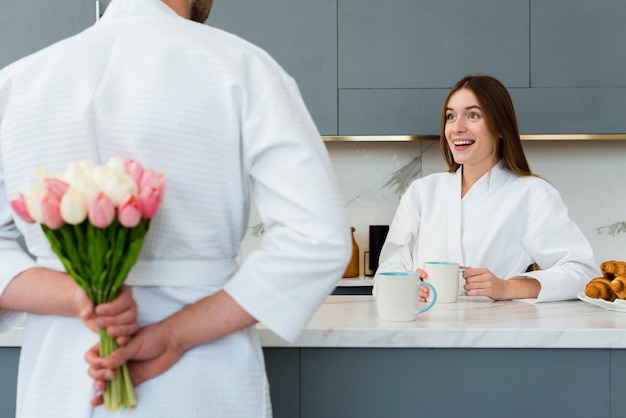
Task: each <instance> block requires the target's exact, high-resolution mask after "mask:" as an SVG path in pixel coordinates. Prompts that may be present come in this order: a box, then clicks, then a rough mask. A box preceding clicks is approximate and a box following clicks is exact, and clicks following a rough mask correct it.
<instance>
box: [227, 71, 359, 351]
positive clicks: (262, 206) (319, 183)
mask: <svg viewBox="0 0 626 418" xmlns="http://www.w3.org/2000/svg"><path fill="white" fill-rule="evenodd" d="M252 73H254V75H252V77H254V76H255V75H257V76H258V75H259V74H260V75H261V76H262V75H263V74H262V73H260V72H259V70H256V71H253V72H252ZM270 79H271V80H272V81H271V82H265V83H264V87H263V89H262V91H260V92H259V93H258V94H256V95H250V96H246V97H245V98H244V99H243V101H244V108H243V127H242V128H243V134H242V135H243V138H242V140H243V152H244V156H243V160H244V165H245V167H244V169H245V170H246V171H247V172H248V173H249V177H250V182H251V187H252V192H253V197H254V201H255V205H256V208H257V211H258V213H259V216H260V218H261V221H262V222H263V227H264V234H263V238H262V240H261V245H260V248H258V249H256V250H255V251H252V252H251V253H250V254H249V255H248V256H247V257H246V259H245V260H244V262H243V263H242V265H241V266H240V268H239V270H238V271H237V272H236V273H235V275H234V276H233V277H232V278H231V280H229V282H228V283H227V284H226V286H225V288H224V289H225V291H226V292H227V293H229V294H230V295H231V296H232V297H233V298H234V299H235V300H236V301H237V302H238V303H239V304H240V305H241V306H242V307H243V308H244V309H246V310H247V311H248V312H249V313H250V314H251V315H253V316H254V317H255V318H256V319H257V320H258V321H259V322H261V323H263V324H264V325H265V326H267V327H268V328H269V329H270V330H272V331H273V332H274V333H275V334H277V335H278V336H280V337H281V338H283V339H285V340H287V341H290V342H293V341H294V340H295V339H296V338H297V336H298V335H299V333H300V332H301V331H302V329H303V328H304V326H305V325H306V323H307V322H308V320H309V319H310V317H311V316H312V315H313V313H314V312H315V310H317V308H318V307H319V305H320V304H321V303H322V302H323V301H324V300H325V298H326V297H327V296H328V295H329V294H330V293H331V292H332V290H333V289H334V287H335V286H336V285H337V284H338V282H339V279H340V278H341V275H342V274H343V272H344V270H345V268H346V265H347V263H348V260H349V258H350V255H351V238H350V227H349V224H348V222H347V217H346V214H345V208H344V205H343V202H342V199H341V196H340V193H339V187H338V184H337V182H336V179H335V175H334V170H333V168H332V165H331V162H330V157H329V156H328V153H327V150H326V148H325V145H324V143H323V141H322V140H321V136H320V134H319V132H318V131H317V128H316V127H315V125H314V123H313V121H312V119H311V117H310V115H309V113H308V111H307V109H306V107H305V105H304V102H303V101H302V99H301V97H300V93H299V91H298V89H297V86H296V84H295V82H294V81H293V80H292V79H291V77H289V76H287V75H286V74H285V75H282V76H279V77H271V78H270ZM250 90H252V89H247V90H246V91H250Z"/></svg>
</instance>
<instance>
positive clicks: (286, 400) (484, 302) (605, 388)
mask: <svg viewBox="0 0 626 418" xmlns="http://www.w3.org/2000/svg"><path fill="white" fill-rule="evenodd" d="M258 329H259V336H260V339H261V342H262V345H263V346H264V350H265V356H266V363H267V370H268V376H269V379H270V384H271V391H272V399H273V403H274V412H275V418H283V417H285V418H295V417H303V418H333V417H342V418H343V417H359V418H365V417H385V418H386V417H390V418H395V417H417V416H420V417H421V416H424V417H594V418H596V417H623V416H626V413H625V412H624V411H626V313H622V312H615V311H608V310H604V309H601V308H599V307H596V306H593V305H590V304H587V303H585V302H582V301H578V300H576V301H567V302H555V303H543V304H531V303H527V302H524V301H503V302H494V301H491V300H490V299H487V298H480V297H460V298H459V302H458V303H456V304H440V305H436V306H435V307H434V308H432V309H431V310H430V311H428V312H426V313H424V314H421V315H419V316H418V318H417V319H416V320H415V321H413V322H383V321H379V320H378V319H377V316H376V306H375V302H374V299H373V297H372V296H361V295H359V296H330V297H329V298H328V299H327V301H326V303H324V304H323V305H322V306H321V307H320V309H319V310H318V311H317V312H316V314H315V315H314V317H313V318H312V319H311V320H310V321H309V324H308V325H307V327H306V329H305V330H304V332H303V333H302V334H301V336H300V338H299V339H298V341H296V342H295V343H293V344H289V343H287V342H285V341H283V340H281V339H280V338H278V337H277V336H275V335H274V334H273V333H272V332H271V331H269V330H268V329H266V328H265V327H263V326H262V325H260V326H259V327H258ZM19 340H20V330H19V329H16V330H15V331H14V332H13V333H11V334H0V346H5V347H7V346H12V347H19ZM3 350H10V349H9V348H2V349H0V353H5V352H4V351H3ZM14 350H19V348H14ZM5 354H6V353H5ZM9 354H10V353H9ZM13 355H14V356H15V351H13ZM5 358H6V356H0V366H2V365H3V364H6V359H5ZM16 358H17V357H15V359H16ZM3 360H4V361H5V362H4V363H3V362H2V361H3ZM3 374H4V373H3ZM14 378H15V377H14V376H13V379H14ZM3 379H7V377H6V375H5V376H4V377H3ZM8 385H13V386H14V385H15V383H14V380H13V381H10V380H9V384H8ZM8 385H7V382H4V386H5V387H7V386H8ZM2 412H3V411H0V416H4V415H2Z"/></svg>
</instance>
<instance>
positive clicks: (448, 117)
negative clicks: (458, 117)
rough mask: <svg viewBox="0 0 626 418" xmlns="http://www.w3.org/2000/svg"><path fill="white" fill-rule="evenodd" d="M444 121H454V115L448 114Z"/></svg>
mask: <svg viewBox="0 0 626 418" xmlns="http://www.w3.org/2000/svg"><path fill="white" fill-rule="evenodd" d="M446 120H454V115H453V114H452V113H448V114H447V115H446Z"/></svg>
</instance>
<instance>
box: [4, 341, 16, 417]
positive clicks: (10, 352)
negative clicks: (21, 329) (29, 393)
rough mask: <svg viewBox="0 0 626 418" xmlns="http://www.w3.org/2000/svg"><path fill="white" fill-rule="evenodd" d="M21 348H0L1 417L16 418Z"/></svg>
mask: <svg viewBox="0 0 626 418" xmlns="http://www.w3.org/2000/svg"><path fill="white" fill-rule="evenodd" d="M19 359H20V348H19V347H0V417H3V418H9V417H14V416H15V395H16V393H17V386H16V384H17V367H18V363H19Z"/></svg>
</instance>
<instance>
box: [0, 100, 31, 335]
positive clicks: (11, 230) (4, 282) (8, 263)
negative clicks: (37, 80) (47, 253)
mask: <svg viewBox="0 0 626 418" xmlns="http://www.w3.org/2000/svg"><path fill="white" fill-rule="evenodd" d="M0 96H2V95H0ZM3 108H4V107H3V106H2V102H1V101H0V129H1V128H2V115H3V113H4V111H3ZM2 161H3V158H2V149H1V148H0V297H1V296H2V294H3V293H4V290H5V289H6V288H7V286H8V285H9V283H10V282H11V280H12V279H13V278H14V277H15V276H17V275H18V274H20V273H21V272H23V271H24V270H27V269H29V268H32V267H35V266H36V264H35V262H34V261H33V259H32V258H31V257H30V256H29V255H28V253H26V251H24V250H23V249H22V247H21V246H20V244H19V242H18V238H19V236H20V232H19V231H18V229H17V227H16V226H15V223H14V218H13V209H12V208H11V205H10V204H9V200H10V199H11V197H9V196H7V192H6V189H5V185H4V176H3V174H1V173H4V167H3V164H2ZM20 317H21V313H20V312H15V311H9V310H6V309H0V332H5V331H9V330H11V329H12V328H13V327H14V326H15V324H16V322H17V321H18V320H19V318H20Z"/></svg>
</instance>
